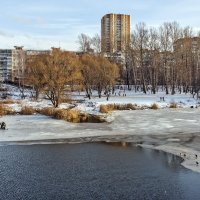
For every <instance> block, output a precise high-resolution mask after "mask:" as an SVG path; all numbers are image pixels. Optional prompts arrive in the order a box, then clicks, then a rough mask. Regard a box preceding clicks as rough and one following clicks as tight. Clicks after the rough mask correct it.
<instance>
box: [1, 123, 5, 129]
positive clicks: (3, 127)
mask: <svg viewBox="0 0 200 200" xmlns="http://www.w3.org/2000/svg"><path fill="white" fill-rule="evenodd" d="M1 129H3V130H5V129H6V123H5V122H1Z"/></svg>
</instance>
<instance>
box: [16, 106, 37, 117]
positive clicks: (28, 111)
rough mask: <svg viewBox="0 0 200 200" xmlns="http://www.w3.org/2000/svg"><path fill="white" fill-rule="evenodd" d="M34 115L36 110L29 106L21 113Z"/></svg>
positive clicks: (23, 108)
mask: <svg viewBox="0 0 200 200" xmlns="http://www.w3.org/2000/svg"><path fill="white" fill-rule="evenodd" d="M34 113H36V110H35V109H34V108H32V107H29V106H24V107H22V109H21V111H20V114H21V115H33V114H34Z"/></svg>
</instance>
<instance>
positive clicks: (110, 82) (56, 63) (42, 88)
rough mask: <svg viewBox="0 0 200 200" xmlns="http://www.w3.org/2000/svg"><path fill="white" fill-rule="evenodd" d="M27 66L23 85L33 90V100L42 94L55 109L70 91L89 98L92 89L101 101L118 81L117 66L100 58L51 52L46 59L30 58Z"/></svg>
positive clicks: (56, 51)
mask: <svg viewBox="0 0 200 200" xmlns="http://www.w3.org/2000/svg"><path fill="white" fill-rule="evenodd" d="M26 62H27V63H26V66H27V67H26V69H27V73H26V74H27V79H26V84H27V85H31V86H33V88H34V90H35V93H36V99H38V97H39V95H40V94H41V93H44V94H45V95H46V96H47V97H48V98H49V99H50V100H51V102H52V104H53V105H54V107H58V106H59V104H60V103H61V102H63V101H64V99H65V98H66V92H67V90H69V89H70V90H71V91H72V90H73V89H74V88H76V89H77V88H79V89H80V88H84V89H85V90H86V93H87V95H88V97H89V98H90V96H91V92H92V89H97V91H98V94H99V97H101V94H102V91H106V92H107V93H108V92H109V90H110V89H111V88H112V87H113V86H114V85H115V81H116V79H117V77H118V66H117V65H116V64H113V63H111V62H110V61H109V60H108V59H106V58H104V57H102V56H100V55H98V56H94V55H88V54H83V55H81V56H77V55H76V54H74V53H70V52H66V51H61V50H60V49H55V48H54V49H52V52H51V53H50V54H49V55H46V54H43V55H42V54H40V55H33V56H29V57H28V58H27V61H26Z"/></svg>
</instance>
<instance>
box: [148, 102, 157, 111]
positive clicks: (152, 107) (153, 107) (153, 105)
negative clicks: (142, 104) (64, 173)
mask: <svg viewBox="0 0 200 200" xmlns="http://www.w3.org/2000/svg"><path fill="white" fill-rule="evenodd" d="M150 108H151V109H153V110H157V109H159V106H158V104H156V103H154V104H152V105H151V106H150Z"/></svg>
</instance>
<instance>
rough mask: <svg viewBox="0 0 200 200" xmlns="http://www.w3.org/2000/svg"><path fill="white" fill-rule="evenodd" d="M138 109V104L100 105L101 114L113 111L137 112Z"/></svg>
mask: <svg viewBox="0 0 200 200" xmlns="http://www.w3.org/2000/svg"><path fill="white" fill-rule="evenodd" d="M136 109H138V107H137V105H136V104H131V103H128V104H106V105H100V112H101V113H109V112H111V111H113V110H136Z"/></svg>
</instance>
